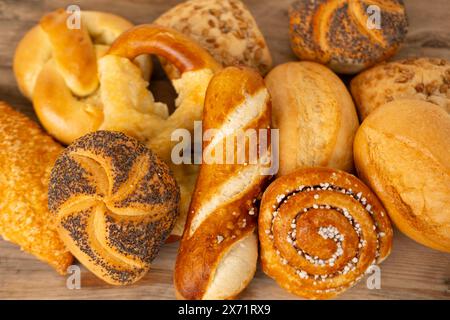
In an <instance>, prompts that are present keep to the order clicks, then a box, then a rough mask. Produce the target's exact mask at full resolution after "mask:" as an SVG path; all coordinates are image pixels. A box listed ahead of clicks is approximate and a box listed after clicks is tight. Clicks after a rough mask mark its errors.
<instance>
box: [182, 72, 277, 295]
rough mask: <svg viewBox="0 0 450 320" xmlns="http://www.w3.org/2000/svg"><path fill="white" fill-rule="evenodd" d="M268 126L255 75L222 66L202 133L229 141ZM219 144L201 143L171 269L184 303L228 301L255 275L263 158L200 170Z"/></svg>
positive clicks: (264, 96) (215, 141)
mask: <svg viewBox="0 0 450 320" xmlns="http://www.w3.org/2000/svg"><path fill="white" fill-rule="evenodd" d="M269 125H270V98H269V95H268V92H267V89H266V88H265V86H264V82H263V79H262V78H261V76H259V75H258V73H257V72H255V71H252V70H250V69H247V68H236V67H228V68H225V69H224V70H223V71H220V72H219V73H217V74H216V75H215V77H213V79H212V80H211V83H210V85H209V87H208V91H207V96H206V100H205V111H204V116H203V132H206V131H207V130H208V129H217V130H220V132H222V133H224V134H225V136H228V137H229V136H235V135H236V134H237V132H238V130H247V129H260V128H261V129H267V128H268V127H269ZM228 129H229V130H228ZM224 143H225V141H224V137H222V136H221V135H220V134H219V132H216V133H214V134H213V136H212V137H211V139H210V140H209V141H204V142H203V161H204V163H203V164H202V165H201V168H200V173H199V176H198V179H197V183H196V187H195V192H194V195H193V199H192V202H191V206H190V209H189V214H188V220H187V223H186V227H185V231H184V234H183V238H182V241H181V244H180V248H179V252H178V257H177V262H176V265H175V274H174V283H175V288H176V291H177V295H178V297H180V298H183V299H231V298H233V297H235V296H237V295H238V294H239V293H240V292H241V291H242V290H243V289H244V288H245V287H246V286H247V284H248V283H249V282H250V280H251V279H252V278H253V274H254V272H255V270H256V258H257V239H256V236H255V230H256V207H255V203H254V199H256V198H257V197H258V195H259V193H260V192H261V190H262V184H263V182H264V181H265V180H266V178H267V177H268V176H265V175H263V174H262V172H263V165H262V164H261V158H262V157H267V156H269V154H266V155H260V157H258V163H251V162H249V161H248V160H246V161H245V163H237V161H233V162H232V163H228V164H227V163H208V162H206V163H205V161H208V160H207V159H206V155H207V154H209V153H210V152H211V149H212V148H214V147H215V146H220V147H222V146H224ZM257 143H258V145H259V143H260V140H257ZM228 148H229V147H228ZM246 148H247V149H246V157H248V152H249V147H248V145H247V147H246ZM232 151H233V154H235V152H236V150H235V149H234V148H233V150H232ZM268 152H270V151H268ZM223 156H224V157H225V152H224V153H223ZM222 160H223V161H224V162H225V158H222Z"/></svg>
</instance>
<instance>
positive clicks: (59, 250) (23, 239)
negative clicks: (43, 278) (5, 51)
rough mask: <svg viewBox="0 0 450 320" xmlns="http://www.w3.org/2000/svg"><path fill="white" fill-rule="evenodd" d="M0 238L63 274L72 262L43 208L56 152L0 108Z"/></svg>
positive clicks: (23, 120) (27, 123)
mask: <svg viewBox="0 0 450 320" xmlns="http://www.w3.org/2000/svg"><path fill="white" fill-rule="evenodd" d="M0 135H1V138H0V234H1V235H2V236H3V238H4V239H5V240H9V241H11V242H14V243H16V244H18V245H19V246H20V247H21V248H22V249H23V250H25V251H27V252H29V253H31V254H33V255H35V256H36V257H37V258H39V259H40V260H42V261H45V262H47V263H48V264H49V265H51V266H52V267H53V268H55V269H56V271H58V273H60V274H65V273H66V272H67V268H68V267H69V266H70V264H71V263H72V260H73V257H72V255H71V254H70V252H69V251H68V250H67V249H66V247H65V246H64V243H63V242H62V241H61V240H60V238H59V235H58V233H57V231H56V226H55V221H54V217H53V216H52V215H51V213H50V212H49V211H48V208H47V188H48V181H49V176H50V170H51V167H52V166H53V163H54V161H55V160H56V158H57V157H58V155H59V153H60V152H61V151H62V147H61V146H60V145H59V144H57V143H56V142H55V141H53V140H52V138H50V137H49V136H48V135H47V134H45V133H43V132H42V130H41V129H40V128H39V127H38V125H37V124H36V123H34V122H33V121H31V120H30V119H28V118H27V117H26V116H24V115H22V114H20V113H18V112H17V111H15V110H13V109H12V108H11V107H10V106H8V105H7V104H6V103H4V102H0Z"/></svg>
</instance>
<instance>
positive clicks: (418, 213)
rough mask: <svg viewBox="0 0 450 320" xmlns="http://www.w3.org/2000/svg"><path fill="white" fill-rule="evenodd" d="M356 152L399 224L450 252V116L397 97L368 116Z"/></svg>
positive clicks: (365, 175)
mask: <svg viewBox="0 0 450 320" xmlns="http://www.w3.org/2000/svg"><path fill="white" fill-rule="evenodd" d="M354 156H355V164H356V168H357V170H358V173H359V176H360V177H361V179H363V180H364V181H365V182H366V183H367V184H368V185H369V186H370V187H372V189H373V190H374V191H375V193H376V194H377V195H378V197H379V198H380V199H381V201H382V202H383V204H384V206H385V208H386V210H387V212H388V214H389V216H390V217H391V219H392V220H393V222H394V223H395V224H396V225H397V227H398V228H399V229H400V230H401V231H402V232H404V233H405V234H406V235H408V236H409V237H410V238H412V239H414V240H416V241H417V242H419V243H421V244H423V245H426V246H428V247H431V248H434V249H438V250H442V251H446V252H450V184H449V181H450V161H449V159H450V115H449V114H448V113H447V112H445V111H444V110H443V109H442V108H440V107H438V106H436V105H434V104H431V103H429V102H424V101H420V100H407V99H403V100H394V101H392V102H390V103H387V104H385V105H383V106H381V107H379V108H377V109H376V110H375V111H373V112H372V113H371V114H370V115H369V116H368V117H367V118H366V120H364V122H363V124H362V125H361V127H360V128H359V130H358V132H357V134H356V137H355V145H354Z"/></svg>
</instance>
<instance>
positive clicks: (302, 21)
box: [289, 0, 408, 74]
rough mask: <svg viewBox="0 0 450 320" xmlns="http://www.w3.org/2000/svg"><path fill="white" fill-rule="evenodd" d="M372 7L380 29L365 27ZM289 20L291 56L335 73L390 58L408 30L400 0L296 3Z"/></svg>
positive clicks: (304, 0) (319, 0) (355, 69)
mask: <svg viewBox="0 0 450 320" xmlns="http://www.w3.org/2000/svg"><path fill="white" fill-rule="evenodd" d="M373 5H376V6H378V8H380V9H381V11H380V14H379V18H380V24H381V26H382V27H381V28H380V29H377V28H369V25H368V21H369V20H370V19H369V18H370V17H371V16H372V15H373V12H371V11H370V6H373ZM368 10H369V11H368ZM289 17H290V35H291V45H292V49H293V50H294V52H295V54H296V55H297V56H298V57H299V58H300V59H302V60H312V61H317V62H320V63H323V64H326V65H328V66H329V67H330V68H332V69H333V70H334V71H336V72H338V73H350V74H351V73H357V72H359V71H361V70H362V69H364V68H367V67H369V66H371V65H374V64H375V63H377V62H380V61H383V60H385V59H387V58H389V57H391V56H392V55H394V54H395V52H397V50H398V47H399V45H400V44H401V43H402V42H403V39H404V38H405V36H406V32H407V27H408V22H407V18H406V13H405V8H404V6H403V1H401V0H376V1H367V0H345V1H338V0H317V1H309V0H298V1H296V2H295V3H294V4H293V5H292V6H291V7H290V9H289Z"/></svg>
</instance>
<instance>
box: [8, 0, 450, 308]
mask: <svg viewBox="0 0 450 320" xmlns="http://www.w3.org/2000/svg"><path fill="white" fill-rule="evenodd" d="M178 2H180V1H175V0H132V1H130V0H114V1H112V0H83V1H74V0H73V1H56V0H44V1H40V0H19V1H16V0H0V31H1V37H0V72H1V77H0V100H5V101H6V102H8V103H9V104H11V105H12V106H14V107H15V108H17V109H18V110H21V111H23V112H24V113H26V114H27V115H29V116H30V117H32V118H33V119H36V117H35V115H34V113H33V108H32V106H31V104H30V102H28V101H27V100H26V99H25V98H24V97H23V96H21V94H20V93H19V90H18V89H17V86H16V83H15V80H14V76H13V72H12V69H11V68H12V59H13V54H14V49H15V46H16V44H17V43H18V41H19V40H20V38H21V37H22V36H23V34H24V33H25V32H26V30H28V29H29V28H30V27H32V26H33V25H35V24H36V23H37V21H38V20H39V18H40V17H41V16H42V15H43V14H44V13H46V12H48V11H51V10H53V9H56V8H59V7H64V8H65V7H67V6H68V5H69V4H77V5H79V6H80V7H81V9H83V10H101V11H109V12H112V13H116V14H119V15H122V16H124V17H125V18H127V19H129V20H130V21H132V22H134V23H136V24H139V23H148V22H151V21H153V20H154V19H155V18H156V17H158V16H159V15H160V14H161V13H163V12H164V11H166V10H167V9H169V8H170V7H171V6H173V5H174V4H176V3H178ZM244 2H245V3H246V4H247V6H248V7H249V9H250V10H251V11H252V13H253V15H254V16H255V18H256V20H257V22H258V24H259V26H260V28H261V30H262V32H263V33H264V35H265V37H266V40H267V41H268V44H269V47H270V49H271V52H272V55H273V57H274V63H275V64H279V63H283V62H285V61H289V60H295V57H294V56H293V54H292V52H291V49H290V46H289V40H288V28H287V23H288V18H287V8H288V5H289V3H290V2H291V0H247V1H244ZM404 2H405V4H406V8H407V12H408V16H409V22H410V29H409V33H408V37H407V41H406V44H405V45H404V46H403V48H402V49H401V51H400V53H399V54H398V55H397V56H396V58H398V57H406V56H416V55H422V56H424V55H427V56H433V57H441V58H446V59H448V60H450V22H449V12H450V1H448V0H427V1H423V0H404ZM160 75H161V73H157V74H156V76H155V77H156V78H155V77H154V78H155V79H154V80H153V85H152V86H151V87H152V88H153V89H154V91H155V90H156V91H158V88H162V89H161V92H165V93H163V94H161V93H160V92H154V94H155V96H156V97H157V98H158V97H160V98H161V99H163V100H167V99H169V98H168V97H167V88H168V87H170V86H169V85H168V84H167V82H166V81H165V80H162V79H160V78H159V77H160ZM176 250H177V244H170V245H166V246H164V247H163V249H162V251H161V253H160V255H159V256H158V257H157V259H156V260H155V262H154V265H153V268H152V269H151V271H150V272H149V273H148V274H147V275H146V276H145V277H144V278H143V279H142V280H141V281H139V282H138V283H136V284H134V285H131V286H127V287H114V286H109V285H107V284H106V283H104V282H102V281H101V280H98V279H97V278H96V277H95V276H94V275H92V274H91V273H90V272H88V271H87V270H86V269H84V268H82V273H81V289H80V290H69V289H67V287H66V278H65V277H62V276H59V275H57V274H56V273H55V272H54V271H53V270H52V269H51V268H50V267H48V266H47V265H46V264H44V263H41V262H40V261H38V260H36V259H35V258H33V256H31V255H29V254H26V253H24V252H21V251H20V250H19V249H18V247H17V246H15V245H13V244H10V243H8V242H6V241H3V240H0V298H1V299H71V298H74V299H75V298H76V299H174V297H175V296H174V289H173V286H172V270H173V266H174V261H175V255H176ZM241 297H242V298H244V299H295V298H296V297H295V296H293V295H291V294H289V293H287V292H285V291H284V290H283V289H281V288H280V287H278V285H277V284H276V283H275V282H274V281H273V280H272V279H270V278H268V277H267V276H265V275H264V274H263V273H262V272H261V271H260V270H258V272H257V274H256V276H255V279H254V280H253V281H252V282H251V284H250V286H249V287H248V288H247V289H246V291H245V292H244V293H243V294H242V296H241ZM339 299H447V300H450V254H445V253H441V252H438V251H434V250H431V249H428V248H426V247H423V246H421V245H419V244H417V243H415V242H413V241H412V240H410V239H408V238H407V237H405V236H404V235H402V234H401V233H400V232H399V231H397V230H396V232H395V239H394V248H393V252H392V254H391V256H390V257H389V258H388V259H387V261H385V262H384V263H383V264H382V266H381V289H372V290H369V289H368V288H367V286H366V280H365V279H364V280H363V281H361V282H360V283H359V284H358V285H356V286H355V287H354V288H352V289H350V290H348V291H347V292H345V293H344V294H342V295H341V296H339Z"/></svg>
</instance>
